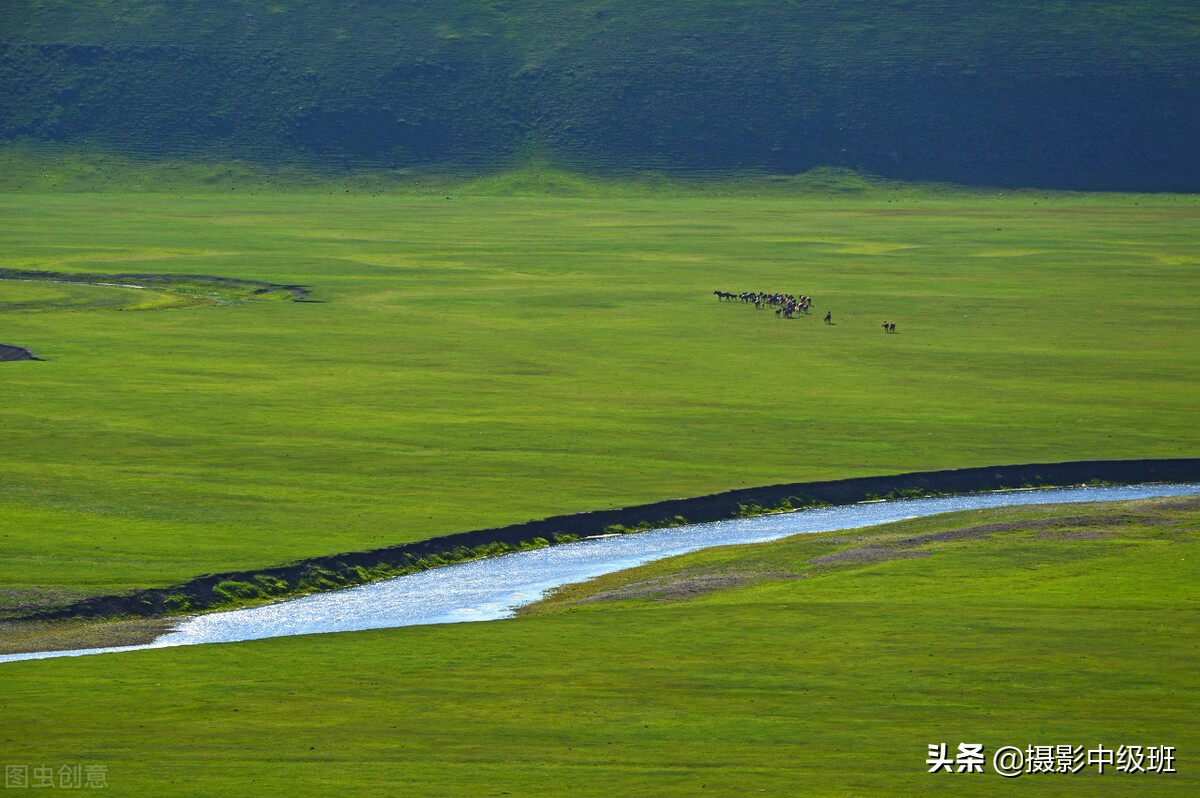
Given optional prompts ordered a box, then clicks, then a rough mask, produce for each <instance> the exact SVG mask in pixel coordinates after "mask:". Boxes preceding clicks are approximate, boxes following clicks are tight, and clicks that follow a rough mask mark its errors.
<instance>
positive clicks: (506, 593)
mask: <svg viewBox="0 0 1200 798" xmlns="http://www.w3.org/2000/svg"><path fill="white" fill-rule="evenodd" d="M1197 493H1200V485H1196V484H1182V485H1170V484H1159V485H1132V486H1113V487H1110V486H1104V487H1074V488H1052V489H1038V490H1025V491H997V492H993V493H972V494H964V495H960V496H946V497H937V498H925V499H906V500H895V501H880V502H864V503H861V504H853V505H848V506H841V507H822V508H818V509H811V510H800V511H796V512H790V513H779V514H772V515H763V516H758V517H755V518H740V519H735V520H729V521H716V522H713V523H707V524H692V525H688V526H680V527H673V528H671V529H658V530H651V531H649V532H638V533H635V534H627V535H610V536H603V537H594V538H589V539H586V540H581V541H579V542H577V543H567V544H563V545H558V546H551V547H548V548H543V549H536V550H534V551H524V552H517V553H514V554H506V555H503V556H500V557H493V558H489V559H484V560H476V561H473V562H468V563H462V564H460V565H451V566H446V567H444V568H436V569H433V570H429V571H422V572H420V573H416V574H410V575H408V576H401V577H396V578H394V579H388V580H385V581H382V582H376V583H373V584H370V585H362V586H359V587H354V588H348V589H346V590H338V591H333V592H328V593H317V594H313V595H310V596H304V597H303V598H297V599H291V600H287V601H280V602H278V603H275V604H267V605H263V606H259V607H251V608H248V609H240V610H230V611H226V612H214V613H209V614H207V615H198V616H194V617H191V618H186V619H183V620H181V621H180V624H179V625H178V626H177V627H176V628H175V629H174V630H173V631H171V632H168V633H166V634H164V635H162V636H160V637H158V638H157V639H156V640H154V641H153V642H151V643H146V644H144V645H137V646H120V647H113V648H91V649H79V650H74V651H42V652H33V653H28V654H7V655H0V662H10V661H16V660H26V659H46V658H49V657H72V656H82V655H85V654H104V653H113V652H121V651H135V650H138V649H146V648H164V647H168V646H187V645H196V644H200V643H233V642H238V641H242V640H256V639H260V638H265V637H283V636H287V635H303V634H322V633H326V632H350V631H358V630H362V629H379V628H384V627H393V626H416V625H419V624H431V623H460V622H464V621H491V620H496V619H500V618H506V617H509V616H511V615H512V614H513V611H514V610H515V609H516V608H518V607H520V606H522V605H525V604H529V603H531V602H534V601H536V600H538V599H539V598H540V597H542V596H543V595H544V594H545V593H546V591H548V590H550V589H551V588H555V587H558V586H560V585H566V584H570V583H572V582H581V581H584V580H586V579H590V578H592V577H595V576H599V575H601V574H607V573H612V572H613V571H620V570H623V569H626V568H632V567H634V566H637V565H641V564H643V563H647V562H651V561H653V560H660V559H663V558H665V557H672V556H675V555H677V554H685V553H687V552H690V551H696V550H698V549H704V548H709V547H711V546H725V545H730V544H736V543H761V542H764V541H768V540H776V539H778V538H782V537H786V536H788V535H795V534H801V533H812V532H832V531H837V530H842V529H854V528H857V527H864V526H872V525H874V524H883V523H888V522H890V521H899V520H903V519H906V518H918V517H922V516H928V515H936V514H938V513H946V512H953V511H956V510H978V509H984V508H992V507H1011V506H1016V505H1027V504H1065V503H1078V502H1095V501H1122V500H1126V499H1147V498H1154V497H1162V496H1181V495H1189V494H1197Z"/></svg>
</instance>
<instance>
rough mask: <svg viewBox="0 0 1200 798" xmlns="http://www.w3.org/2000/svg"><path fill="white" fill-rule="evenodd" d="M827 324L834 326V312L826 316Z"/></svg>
mask: <svg viewBox="0 0 1200 798" xmlns="http://www.w3.org/2000/svg"><path fill="white" fill-rule="evenodd" d="M825 323H826V324H833V311H832V310H831V311H829V312H828V313H826V314H825Z"/></svg>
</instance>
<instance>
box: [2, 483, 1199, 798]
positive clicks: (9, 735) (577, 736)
mask: <svg viewBox="0 0 1200 798" xmlns="http://www.w3.org/2000/svg"><path fill="white" fill-rule="evenodd" d="M981 524H989V525H992V527H991V530H990V531H989V530H986V529H985V530H981V529H980V528H979V527H980V525H981ZM961 530H966V531H965V532H964V531H961ZM1198 533H1200V507H1198V505H1197V503H1196V500H1195V499H1194V498H1191V499H1174V500H1159V501H1152V502H1140V503H1135V504H1124V505H1076V506H1071V507H1057V508H1021V509H1018V510H997V511H986V512H975V513H959V514H955V515H951V516H939V517H935V518H929V519H922V520H918V521H907V522H902V523H900V524H893V525H889V526H885V527H875V528H869V529H864V530H857V531H851V532H835V533H827V534H822V535H803V536H798V537H794V538H790V539H785V540H782V541H778V542H775V543H770V544H762V545H758V546H738V547H726V548H720V549H712V550H708V551H703V552H697V553H694V554H690V555H686V556H684V557H680V558H675V559H673V560H668V561H663V562H660V563H655V564H651V565H648V566H645V567H643V568H640V569H636V570H633V571H628V572H624V573H620V574H613V575H609V576H607V577H602V578H601V579H599V580H596V581H595V582H592V583H588V584H586V585H583V586H576V587H571V588H567V589H565V590H564V591H563V592H562V593H560V594H558V595H557V596H554V597H552V598H551V600H549V601H547V602H545V603H543V604H542V605H541V606H535V607H534V608H532V609H531V610H530V611H529V612H527V614H525V615H524V616H522V617H519V618H517V619H514V620H508V621H497V622H492V623H472V624H456V625H442V626H427V627H410V628H405V629H389V630H379V631H371V632H356V633H350V634H333V635H319V636H312V637H294V638H277V639H273V640H261V641H254V642H249V643H237V644H230V645H207V646H193V647H185V648H175V649H159V650H148V651H138V652H132V653H128V654H118V655H105V656H93V657H82V658H79V659H59V660H45V661H33V662H14V663H7V664H3V665H0V682H2V683H3V686H4V689H3V690H2V691H0V717H3V719H4V725H3V727H2V728H0V750H2V751H3V759H4V761H5V762H6V763H12V764H21V763H27V764H30V765H37V764H41V763H46V764H53V765H54V766H56V767H57V766H58V765H60V764H62V763H76V762H82V763H92V764H98V765H100V766H102V767H105V768H106V769H107V770H106V777H107V782H108V785H109V787H110V789H111V790H112V794H116V795H156V796H176V795H179V796H204V795H242V794H253V795H345V796H355V795H362V796H366V795H414V796H415V795H422V796H423V795H519V796H542V795H544V796H559V795H578V796H611V795H647V796H649V795H653V796H669V795H679V796H695V795H786V796H795V795H806V796H808V795H814V796H818V795H819V796H824V795H830V796H859V795H888V796H900V795H921V796H930V795H956V796H957V795H980V796H992V795H1000V794H1007V793H1012V794H1020V795H1039V796H1041V795H1045V796H1051V795H1052V796H1066V795H1079V796H1089V797H1090V796H1125V795H1130V794H1134V793H1137V794H1147V795H1167V796H1170V795H1179V796H1185V795H1195V794H1196V791H1197V788H1198V786H1200V785H1198V781H1197V776H1196V769H1195V762H1196V754H1195V751H1196V748H1197V745H1200V735H1198V734H1197V731H1196V725H1195V713H1194V709H1195V707H1196V704H1197V700H1198V698H1200V696H1197V686H1196V683H1195V679H1194V675H1195V673H1196V669H1197V667H1200V661H1198V658H1197V649H1196V645H1195V641H1196V639H1197V635H1198V634H1200V626H1198V624H1197V620H1198V619H1197V613H1196V607H1195V601H1196V590H1195V561H1196V558H1197V556H1200V546H1198V544H1200V539H1198V538H1197V535H1198ZM922 536H926V537H922ZM913 538H917V540H916V541H915V542H905V541H906V540H908V541H912V539H913ZM864 549H865V550H866V551H867V552H871V554H869V555H867V556H860V555H862V552H863V550H864ZM856 551H857V552H858V554H855V552H856ZM880 552H882V554H880ZM839 553H842V555H843V557H844V559H839V558H838V557H832V558H831V557H830V555H837V554H839ZM918 554H919V555H923V556H915V555H918ZM818 558H827V559H824V560H820V561H819V562H815V563H814V562H813V560H816V559H818ZM939 742H945V743H947V744H948V745H949V750H950V751H951V752H952V753H953V752H954V751H955V750H956V748H957V744H958V743H960V742H967V743H981V744H983V745H985V746H986V749H985V750H986V752H987V753H988V762H987V765H986V772H985V773H982V774H959V773H955V774H947V773H939V774H929V773H927V772H926V771H927V766H926V764H925V760H926V757H927V750H928V749H927V747H928V745H929V744H930V743H935V744H936V743H939ZM1004 745H1013V746H1020V747H1025V746H1030V745H1071V746H1083V747H1084V749H1088V748H1094V747H1095V746H1098V745H1104V746H1106V747H1109V748H1112V749H1115V748H1116V747H1117V746H1121V745H1142V746H1151V745H1154V746H1173V747H1175V748H1176V752H1177V755H1176V762H1175V768H1176V770H1177V771H1178V772H1177V773H1175V774H1166V773H1158V774H1155V773H1145V774H1121V773H1115V772H1114V771H1113V769H1112V768H1111V767H1110V768H1108V769H1107V770H1106V771H1105V773H1104V775H1100V774H1098V773H1097V772H1096V768H1095V767H1090V768H1085V770H1084V771H1083V772H1082V773H1078V774H1075V775H1068V774H1031V775H1027V776H1022V777H1020V778H1018V779H1016V780H1013V781H1008V780H1005V779H1003V778H1001V777H1000V776H997V775H996V774H995V773H993V772H992V765H991V759H990V755H991V752H994V751H995V750H997V749H998V748H999V747H1000V746H1004Z"/></svg>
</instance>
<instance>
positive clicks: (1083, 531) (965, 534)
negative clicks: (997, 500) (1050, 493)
mask: <svg viewBox="0 0 1200 798" xmlns="http://www.w3.org/2000/svg"><path fill="white" fill-rule="evenodd" d="M1170 523H1172V521H1171V519H1168V518H1162V517H1159V516H1150V515H1129V514H1126V515H1086V516H1084V515H1080V516H1066V517H1061V518H1042V519H1033V520H1029V521H1000V522H996V523H992V524H979V525H978V526H969V527H964V528H962V529H948V530H946V531H944V532H929V533H926V534H924V535H911V536H909V537H905V538H897V539H895V540H887V541H879V540H878V539H875V540H873V541H871V542H870V543H868V544H867V545H865V546H859V547H858V548H854V549H846V550H845V551H838V552H834V553H833V554H826V555H824V556H822V557H815V558H813V559H811V560H809V561H808V562H809V563H811V564H813V565H830V564H833V563H841V562H849V563H855V564H858V565H862V564H866V563H873V562H883V561H885V560H903V559H909V558H912V557H928V556H930V552H929V551H927V550H923V549H913V548H911V547H913V546H919V545H921V544H924V543H945V542H948V541H954V540H977V539H979V538H982V537H987V536H988V535H995V534H997V533H1001V532H1018V531H1021V532H1030V531H1033V532H1040V533H1041V535H1040V536H1041V537H1042V538H1054V539H1058V540H1105V539H1107V538H1112V537H1115V536H1116V533H1115V532H1102V531H1100V530H1099V529H1097V527H1115V526H1128V525H1130V524H1138V525H1142V526H1162V525H1164V524H1170ZM835 542H839V543H841V542H844V540H842V539H839V540H837V541H835Z"/></svg>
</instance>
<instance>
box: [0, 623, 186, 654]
mask: <svg viewBox="0 0 1200 798" xmlns="http://www.w3.org/2000/svg"><path fill="white" fill-rule="evenodd" d="M179 621H180V619H179V618H135V619H133V620H124V621H82V620H63V621H0V654H24V653H26V652H29V651H74V650H77V649H83V648H109V647H113V646H134V645H140V644H143V643H149V642H151V641H152V640H154V639H155V638H156V637H158V636H159V635H162V634H165V633H167V632H169V631H171V630H172V629H174V628H175V625H176V624H178V623H179Z"/></svg>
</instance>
